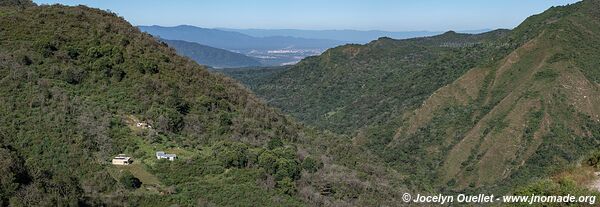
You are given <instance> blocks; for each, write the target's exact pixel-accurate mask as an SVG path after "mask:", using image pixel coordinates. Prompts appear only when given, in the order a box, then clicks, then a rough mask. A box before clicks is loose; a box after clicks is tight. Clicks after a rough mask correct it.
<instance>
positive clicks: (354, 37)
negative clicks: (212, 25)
mask: <svg viewBox="0 0 600 207" xmlns="http://www.w3.org/2000/svg"><path fill="white" fill-rule="evenodd" d="M216 29H219V30H223V31H230V32H239V33H242V34H246V35H250V36H254V37H269V36H291V37H298V38H309V39H331V40H337V41H341V42H346V43H361V44H364V43H368V42H370V41H373V40H376V39H377V38H379V37H390V38H394V39H407V38H414V37H426V36H434V35H439V34H442V33H444V32H443V31H402V32H390V31H382V30H369V31H360V30H347V29H346V30H301V29H231V28H216ZM488 31H490V29H480V30H464V31H458V32H459V33H468V34H478V33H483V32H488Z"/></svg>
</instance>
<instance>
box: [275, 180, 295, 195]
mask: <svg viewBox="0 0 600 207" xmlns="http://www.w3.org/2000/svg"><path fill="white" fill-rule="evenodd" d="M276 187H277V189H278V190H279V192H281V193H284V194H288V195H293V194H294V193H296V184H295V183H294V181H293V180H292V179H291V178H284V179H282V180H280V181H277V185H276Z"/></svg>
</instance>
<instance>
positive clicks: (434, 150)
mask: <svg viewBox="0 0 600 207" xmlns="http://www.w3.org/2000/svg"><path fill="white" fill-rule="evenodd" d="M598 11H600V3H599V2H598V1H593V0H588V1H583V2H579V3H576V4H573V5H568V6H561V7H553V8H551V9H549V10H547V11H546V12H544V13H542V14H539V15H534V16H532V17H529V18H528V19H527V20H525V21H524V22H523V23H522V24H521V25H520V26H518V27H517V28H515V29H513V30H498V31H492V32H488V33H483V34H479V35H464V34H457V33H454V32H448V33H445V34H443V35H440V36H434V37H429V38H416V39H409V40H392V39H388V38H380V39H379V40H377V41H374V42H371V43H369V44H366V45H346V46H341V47H337V48H334V49H330V50H328V51H326V52H325V53H323V54H322V55H320V56H317V57H311V58H307V59H305V60H303V61H302V62H300V63H298V64H297V65H295V66H290V67H287V68H285V69H283V70H280V71H269V70H257V72H258V73H256V74H259V75H252V74H254V73H253V72H252V71H232V72H230V73H229V74H230V75H231V76H232V77H236V78H240V79H241V81H243V82H244V83H246V84H247V85H248V86H249V87H250V88H251V89H252V90H253V91H255V92H256V93H257V94H259V95H260V96H262V97H263V98H265V99H266V100H267V101H268V102H269V103H270V104H272V105H273V106H276V107H279V108H281V109H282V110H283V111H285V112H289V113H290V114H292V115H293V116H294V117H297V118H298V119H300V120H301V121H303V122H304V123H306V124H308V125H314V126H317V127H320V128H323V129H328V130H331V131H334V132H340V133H344V134H348V135H351V136H352V137H353V143H354V145H355V146H362V147H364V148H366V149H369V151H371V152H373V153H374V154H376V155H377V156H379V157H381V158H382V159H383V160H385V162H386V163H388V164H390V166H391V167H392V168H393V169H395V170H397V171H398V172H399V173H401V174H403V175H404V176H406V179H405V180H404V183H405V184H406V185H408V187H409V188H410V189H414V190H416V191H427V192H440V191H445V192H485V191H489V192H492V193H498V192H514V191H515V189H523V188H524V189H528V188H529V187H531V186H538V187H532V188H535V189H537V191H536V192H538V191H539V192H538V193H542V192H545V193H548V191H546V189H540V187H539V186H542V185H546V184H547V183H546V181H540V182H542V183H544V184H539V185H538V184H531V183H536V182H538V181H539V180H540V179H542V180H543V179H545V178H549V177H551V176H553V175H555V174H557V173H560V172H564V171H569V169H571V168H572V167H575V166H581V165H582V164H583V165H586V166H587V164H586V163H585V162H582V160H587V159H588V158H589V156H590V154H591V153H593V152H594V151H597V150H598V147H600V140H599V139H598V138H599V137H600V121H599V118H598V116H599V114H598V113H599V112H600V108H598V107H599V106H600V99H598V98H597V97H598V95H600V94H597V93H598V92H599V90H600V88H599V82H598V80H599V79H600V78H599V77H598V74H600V73H599V71H600V70H599V68H600V65H598V64H600V62H599V61H598V59H599V58H598V54H600V53H599V52H600V48H599V47H598V46H599V45H600V44H599V42H598V41H599V40H600V38H598V35H599V34H600V15H599V13H598ZM550 182H554V181H550ZM565 183H570V181H569V182H563V181H560V184H552V185H556V186H563V184H565ZM530 184H531V186H530ZM565 185H566V186H570V187H567V188H571V187H572V186H571V185H570V184H565ZM579 185H585V184H583V183H579ZM527 186H529V187H527ZM547 187H548V189H550V188H551V187H549V186H547ZM552 188H553V187H552ZM574 189H575V188H573V189H572V191H573V192H575V190H574ZM528 190H531V189H528ZM528 190H522V191H518V192H527V191H528ZM577 192H579V193H581V192H586V191H585V190H581V191H577Z"/></svg>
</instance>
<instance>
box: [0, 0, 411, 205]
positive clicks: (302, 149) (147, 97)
mask: <svg viewBox="0 0 600 207" xmlns="http://www.w3.org/2000/svg"><path fill="white" fill-rule="evenodd" d="M0 5H1V6H0V25H2V27H0V206H7V205H10V206H75V205H92V206H96V205H108V206H170V205H180V206H306V205H311V206H322V205H327V206H339V205H356V206H373V205H380V204H384V205H385V204H387V205H391V204H393V203H396V202H398V199H399V198H400V193H401V192H402V190H401V189H404V188H403V185H402V184H400V183H401V182H399V180H401V179H402V178H401V177H399V176H397V173H396V172H395V171H394V170H393V169H389V168H386V167H385V164H383V163H381V162H380V160H379V159H378V158H377V157H376V156H374V155H372V154H370V153H368V152H367V151H364V150H362V149H359V148H356V147H354V146H352V145H351V140H350V139H349V138H347V137H342V136H337V135H334V134H330V133H320V132H318V131H316V130H312V129H310V128H308V129H307V128H303V127H302V126H301V125H299V124H296V123H295V122H294V121H293V120H291V119H290V118H288V117H286V116H284V115H282V114H281V113H280V112H278V111H277V110H274V109H272V108H270V107H268V106H266V105H265V104H264V103H262V102H261V101H260V100H259V99H258V98H256V97H255V96H254V95H252V94H251V93H250V92H248V90H246V89H245V88H244V87H243V86H241V85H240V84H238V83H237V82H236V81H234V80H232V79H230V78H227V77H225V76H223V75H219V74H215V73H211V72H209V71H207V70H206V68H204V67H203V66H200V65H198V64H196V63H194V62H193V61H192V60H190V59H187V58H183V57H181V56H178V55H177V54H176V53H175V51H174V50H173V49H170V48H169V47H167V45H166V44H162V43H159V42H157V41H156V40H155V39H154V38H153V37H151V36H150V35H148V34H146V33H142V32H140V31H139V30H138V29H137V28H135V27H132V26H131V25H130V24H129V23H128V22H126V21H125V20H123V19H122V18H119V17H117V16H116V15H115V14H113V13H109V12H106V11H101V10H98V9H91V8H87V7H85V6H77V7H68V6H60V5H53V6H35V5H33V4H32V3H31V2H29V1H0ZM138 123H146V124H148V125H149V126H150V127H143V126H142V127H140V126H138ZM156 151H165V152H167V153H176V154H177V156H178V159H177V160H176V161H173V162H169V161H165V160H157V159H156V157H155V152H156ZM118 154H126V155H127V156H130V157H132V159H133V163H132V164H131V165H128V166H115V165H112V164H111V159H112V158H113V157H115V156H117V155H118Z"/></svg>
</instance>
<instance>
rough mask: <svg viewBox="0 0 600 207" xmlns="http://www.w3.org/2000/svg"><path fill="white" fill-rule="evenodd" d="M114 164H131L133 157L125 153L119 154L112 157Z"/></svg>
mask: <svg viewBox="0 0 600 207" xmlns="http://www.w3.org/2000/svg"><path fill="white" fill-rule="evenodd" d="M112 164H113V165H129V164H131V157H127V156H125V155H124V154H119V155H117V156H116V157H115V158H113V159H112Z"/></svg>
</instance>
